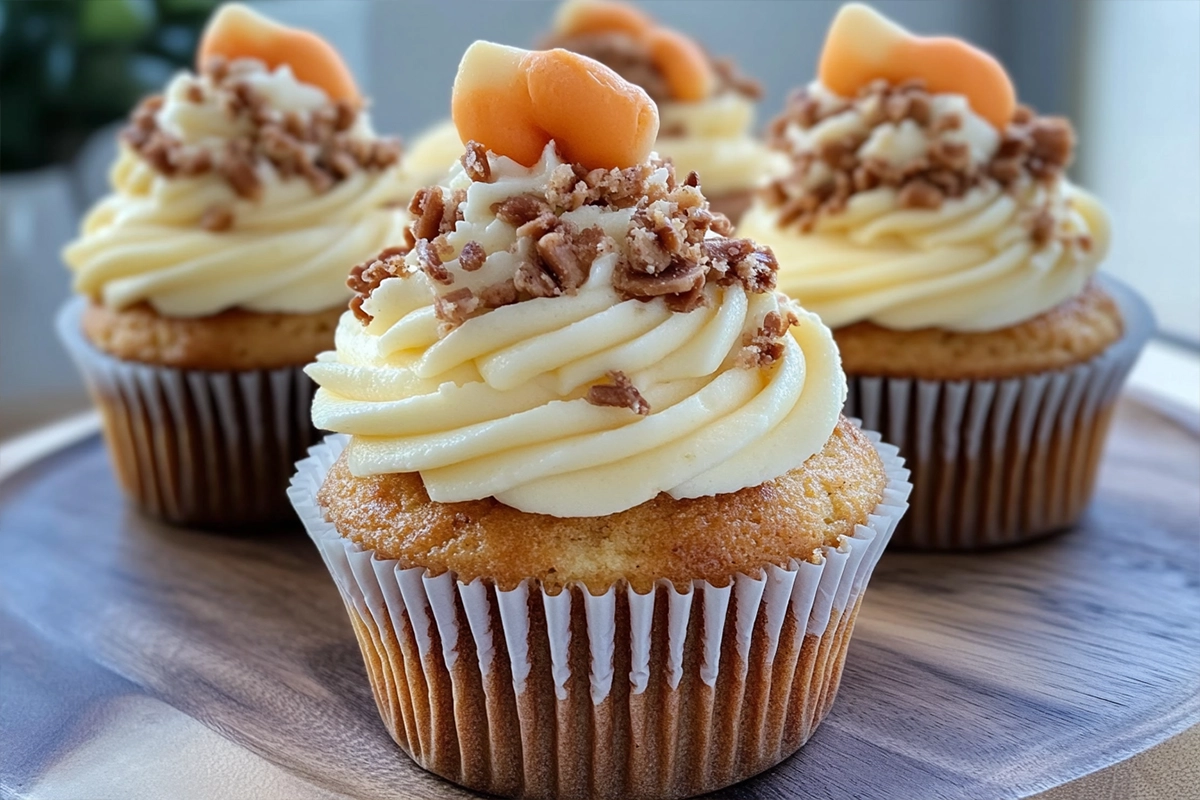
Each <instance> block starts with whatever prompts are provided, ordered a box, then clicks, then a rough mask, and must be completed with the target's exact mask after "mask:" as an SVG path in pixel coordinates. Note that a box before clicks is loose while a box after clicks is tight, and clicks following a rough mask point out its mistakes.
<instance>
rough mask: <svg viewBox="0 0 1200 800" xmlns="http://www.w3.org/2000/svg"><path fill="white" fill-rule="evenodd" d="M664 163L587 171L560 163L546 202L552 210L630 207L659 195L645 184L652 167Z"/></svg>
mask: <svg viewBox="0 0 1200 800" xmlns="http://www.w3.org/2000/svg"><path fill="white" fill-rule="evenodd" d="M664 166H666V164H665V163H664V162H661V161H659V162H655V163H651V164H638V165H636V166H633V167H628V168H627V169H593V170H587V169H584V168H583V167H582V166H580V165H579V164H561V165H559V166H558V167H557V168H555V170H554V172H552V173H551V174H550V180H549V187H548V188H547V190H546V201H547V202H548V203H549V204H550V205H551V207H552V208H554V209H555V210H556V211H574V210H575V209H577V208H582V207H583V206H594V205H603V206H606V207H608V208H632V207H634V206H637V205H638V204H639V203H641V202H642V201H643V200H645V199H649V200H650V201H653V200H655V199H658V198H659V197H660V196H661V195H662V194H663V192H662V190H661V189H659V188H658V185H657V184H650V183H649V178H650V176H651V175H653V174H654V172H655V170H656V169H658V168H660V167H664ZM672 175H674V170H673V169H672ZM673 180H674V179H673V178H672V181H673ZM671 188H672V189H674V188H675V187H674V186H672V187H671Z"/></svg>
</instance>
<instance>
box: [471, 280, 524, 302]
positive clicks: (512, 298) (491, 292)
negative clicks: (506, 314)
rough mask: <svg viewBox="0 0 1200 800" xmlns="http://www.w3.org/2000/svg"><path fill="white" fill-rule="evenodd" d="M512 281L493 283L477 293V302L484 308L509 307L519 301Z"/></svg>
mask: <svg viewBox="0 0 1200 800" xmlns="http://www.w3.org/2000/svg"><path fill="white" fill-rule="evenodd" d="M520 299H521V298H520V296H519V295H518V294H517V287H516V284H515V282H514V281H512V280H511V279H510V280H507V281H503V282H501V283H494V284H492V285H491V286H488V287H487V288H486V289H484V290H483V291H481V292H480V293H479V302H480V303H481V304H482V305H483V307H484V308H499V307H500V306H510V305H512V304H513V303H516V302H517V301H518V300H520Z"/></svg>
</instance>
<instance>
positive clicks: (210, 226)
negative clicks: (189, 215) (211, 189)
mask: <svg viewBox="0 0 1200 800" xmlns="http://www.w3.org/2000/svg"><path fill="white" fill-rule="evenodd" d="M200 227H201V228H204V230H206V231H210V232H211V233H222V232H224V231H227V230H229V229H230V228H232V227H233V212H232V211H230V210H229V209H228V208H226V207H225V206H209V207H208V208H206V209H205V210H204V214H203V215H201V217H200Z"/></svg>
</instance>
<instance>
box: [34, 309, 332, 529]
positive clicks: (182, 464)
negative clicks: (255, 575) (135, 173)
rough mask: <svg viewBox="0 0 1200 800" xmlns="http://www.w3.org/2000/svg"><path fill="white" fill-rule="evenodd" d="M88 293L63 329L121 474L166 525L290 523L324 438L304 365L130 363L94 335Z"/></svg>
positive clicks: (65, 313)
mask: <svg viewBox="0 0 1200 800" xmlns="http://www.w3.org/2000/svg"><path fill="white" fill-rule="evenodd" d="M87 302H88V301H87V299H86V298H82V297H79V298H75V299H73V300H71V301H69V302H68V303H67V304H66V305H65V306H64V307H63V308H62V310H61V311H60V312H59V314H58V319H57V327H58V334H59V337H60V338H61V339H62V341H63V343H64V345H66V348H67V350H68V352H69V353H70V354H71V356H72V358H73V359H74V361H75V363H76V365H77V366H78V367H79V370H80V372H81V373H82V374H83V377H84V380H85V382H86V383H87V386H88V390H89V392H90V393H91V395H92V398H93V400H94V401H95V403H96V405H97V407H98V408H99V410H100V413H101V417H102V419H103V423H104V436H105V440H106V442H107V444H108V448H109V452H110V454H111V456H112V461H113V465H114V468H115V471H116V474H117V478H118V480H119V482H120V484H121V486H122V488H123V489H124V490H125V492H126V493H127V494H128V495H129V497H130V498H131V499H132V500H133V501H134V502H135V503H136V505H137V506H138V507H139V508H141V509H142V510H143V511H145V512H146V513H147V514H149V515H151V516H154V517H157V518H159V519H162V520H165V521H167V522H171V523H175V524H181V525H194V526H203V527H241V526H250V525H261V524H270V523H278V522H286V521H292V520H293V519H294V516H293V513H292V510H291V506H290V504H289V503H288V501H287V485H288V479H289V478H290V476H291V474H292V471H293V469H294V464H295V462H296V459H298V458H301V457H303V455H304V452H305V450H306V449H307V448H308V447H310V446H311V445H312V444H313V443H314V442H316V441H317V440H318V439H319V438H320V433H319V432H318V431H317V430H316V429H315V428H314V427H313V425H312V422H311V419H310V416H309V409H310V406H311V404H312V396H313V391H314V386H313V383H312V381H311V379H309V377H308V376H307V375H305V374H304V372H303V369H302V368H301V367H287V368H282V369H272V370H242V371H229V372H217V371H207V370H191V369H176V368H172V367H163V366H157V365H154V364H144V363H140V362H135V361H124V360H121V359H119V358H115V357H113V356H111V355H109V354H107V353H104V352H103V351H101V350H99V349H97V348H96V347H95V346H94V345H92V344H91V342H89V341H88V340H87V337H86V336H85V335H84V334H83V330H82V328H81V320H82V317H83V313H84V310H85V309H86V307H87Z"/></svg>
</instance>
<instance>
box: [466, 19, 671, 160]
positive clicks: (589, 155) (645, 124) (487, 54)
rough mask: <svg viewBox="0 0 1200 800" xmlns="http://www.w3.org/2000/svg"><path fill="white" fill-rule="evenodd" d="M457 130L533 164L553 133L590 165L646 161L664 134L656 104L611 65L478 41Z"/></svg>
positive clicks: (566, 150) (566, 151)
mask: <svg viewBox="0 0 1200 800" xmlns="http://www.w3.org/2000/svg"><path fill="white" fill-rule="evenodd" d="M450 108H451V115H452V116H453V118H454V124H455V127H456V128H457V129H458V135H459V137H460V138H461V139H462V140H463V141H468V140H471V139H474V140H475V141H477V142H479V143H481V144H482V145H484V146H485V147H486V148H487V149H488V150H491V151H492V152H494V153H496V154H498V155H503V156H508V157H509V158H511V159H513V160H514V161H517V162H519V163H521V164H524V165H525V166H527V167H529V166H533V165H534V164H535V163H537V160H538V159H539V158H540V157H541V155H542V150H543V149H545V146H546V144H547V143H548V142H550V140H551V139H553V140H554V141H555V142H556V143H557V145H558V148H559V150H560V151H561V152H562V154H563V157H564V158H566V159H567V160H568V161H572V162H576V163H580V164H583V165H584V166H585V167H587V168H589V169H599V168H602V169H613V168H618V169H620V168H624V167H630V166H633V165H635V164H640V163H642V162H643V161H645V160H646V158H647V156H649V155H650V150H651V149H652V148H653V146H654V139H655V137H656V136H657V135H658V108H657V107H656V106H655V105H654V101H652V100H651V99H650V97H649V96H648V95H647V94H646V93H645V92H644V91H643V90H642V89H641V88H640V87H638V86H634V85H633V84H632V83H629V82H628V81H626V80H625V79H623V78H622V77H621V76H620V75H618V74H617V73H615V72H613V71H612V70H611V69H609V68H608V67H606V66H604V65H603V64H600V63H599V62H597V61H593V60H592V59H590V58H585V57H583V56H581V55H578V54H576V53H571V52H568V51H566V50H545V51H533V52H530V51H526V50H520V49H518V48H515V47H505V46H504V45H499V44H493V43H492V42H482V41H481V42H475V43H474V44H473V45H471V46H470V47H469V48H467V52H466V53H465V54H464V55H463V59H462V62H461V63H460V64H459V67H458V75H457V76H456V77H455V79H454V91H453V94H452V95H451V101H450Z"/></svg>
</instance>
